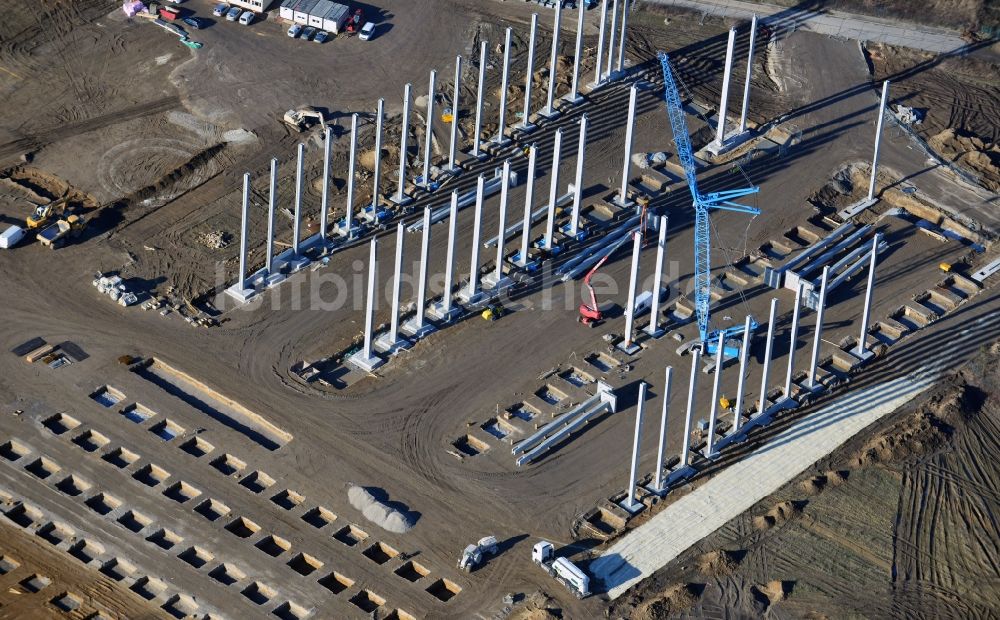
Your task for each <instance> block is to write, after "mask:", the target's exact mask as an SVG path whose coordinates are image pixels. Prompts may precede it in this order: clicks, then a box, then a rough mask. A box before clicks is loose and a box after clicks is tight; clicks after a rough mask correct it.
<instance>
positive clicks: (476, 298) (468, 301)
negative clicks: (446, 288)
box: [458, 286, 489, 306]
mask: <svg viewBox="0 0 1000 620" xmlns="http://www.w3.org/2000/svg"><path fill="white" fill-rule="evenodd" d="M487 299H489V294H488V293H487V292H486V291H476V292H475V293H472V294H469V287H468V286H463V287H462V290H460V291H459V292H458V300H459V301H461V302H462V303H463V304H465V305H466V306H475V305H477V304H480V303H482V302H484V301H486V300H487Z"/></svg>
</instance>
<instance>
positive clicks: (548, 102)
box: [542, 2, 562, 118]
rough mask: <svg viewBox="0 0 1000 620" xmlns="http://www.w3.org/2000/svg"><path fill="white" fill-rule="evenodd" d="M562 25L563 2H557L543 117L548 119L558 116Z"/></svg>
mask: <svg viewBox="0 0 1000 620" xmlns="http://www.w3.org/2000/svg"><path fill="white" fill-rule="evenodd" d="M561 24H562V2H556V11H555V24H554V25H553V27H552V54H551V55H550V56H549V90H548V94H547V95H546V97H545V109H544V110H543V111H542V115H543V116H546V117H548V118H552V117H554V116H558V114H559V113H558V112H557V111H556V110H555V109H553V107H552V105H553V102H554V98H555V93H556V62H557V61H558V60H559V26H560V25H561Z"/></svg>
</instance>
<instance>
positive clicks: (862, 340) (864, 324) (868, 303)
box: [855, 233, 879, 358]
mask: <svg viewBox="0 0 1000 620" xmlns="http://www.w3.org/2000/svg"><path fill="white" fill-rule="evenodd" d="M878 238H879V234H878V233H875V237H873V238H872V251H871V262H869V263H868V284H867V286H866V287H865V307H864V309H863V310H862V311H861V333H860V334H859V335H858V346H857V348H856V349H855V351H856V352H857V354H858V356H859V357H861V358H864V357H867V356H868V347H867V340H868V320H869V318H870V317H871V311H872V290H873V289H874V288H875V262H876V261H877V260H878Z"/></svg>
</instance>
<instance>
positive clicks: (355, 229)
mask: <svg viewBox="0 0 1000 620" xmlns="http://www.w3.org/2000/svg"><path fill="white" fill-rule="evenodd" d="M333 232H334V233H335V234H337V235H339V236H341V237H344V238H347V239H357V238H358V237H360V236H361V234H362V233H363V232H364V227H363V226H361V225H360V224H357V223H355V224H353V225H352V226H351V227H350V229H348V228H347V225H346V224H344V223H341V222H338V223H337V225H336V226H334V228H333Z"/></svg>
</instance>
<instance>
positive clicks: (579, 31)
mask: <svg viewBox="0 0 1000 620" xmlns="http://www.w3.org/2000/svg"><path fill="white" fill-rule="evenodd" d="M577 8H578V14H577V18H576V48H575V51H574V52H573V81H572V82H571V84H570V93H569V94H568V95H567V96H566V101H569V102H570V103H573V104H576V103H580V102H581V101H583V97H581V96H580V56H581V55H582V54H583V20H584V17H585V13H586V11H587V3H586V2H585V1H581V2H577Z"/></svg>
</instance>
